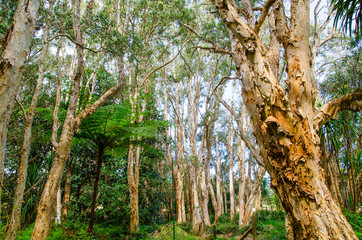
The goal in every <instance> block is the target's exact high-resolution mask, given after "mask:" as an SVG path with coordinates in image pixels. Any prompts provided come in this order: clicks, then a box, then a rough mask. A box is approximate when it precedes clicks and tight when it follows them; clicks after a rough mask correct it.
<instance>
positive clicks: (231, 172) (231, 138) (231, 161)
mask: <svg viewBox="0 0 362 240" xmlns="http://www.w3.org/2000/svg"><path fill="white" fill-rule="evenodd" d="M231 105H232V103H231ZM232 122H233V120H232V114H231V116H230V123H229V129H228V131H229V133H228V139H227V140H228V142H227V150H228V153H229V193H230V221H234V218H235V209H236V207H235V188H234V170H233V167H234V132H235V130H234V128H233V124H232Z"/></svg>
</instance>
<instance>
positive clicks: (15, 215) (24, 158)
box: [6, 0, 55, 239]
mask: <svg viewBox="0 0 362 240" xmlns="http://www.w3.org/2000/svg"><path fill="white" fill-rule="evenodd" d="M54 3H55V1H54V0H51V1H50V6H49V13H48V16H47V17H46V25H45V26H44V36H43V42H44V43H43V50H42V53H41V56H40V59H39V69H38V71H39V73H38V79H37V83H36V87H35V89H34V93H33V98H32V101H31V104H30V106H29V111H28V112H27V113H26V112H24V117H25V126H24V140H23V146H22V149H21V157H20V166H19V176H18V181H17V183H18V184H17V188H16V191H15V198H14V204H13V210H12V213H11V216H10V223H9V227H8V231H7V234H6V239H15V237H16V233H17V231H18V228H19V226H20V219H21V205H22V201H23V195H24V190H25V185H26V176H27V170H28V158H29V152H30V145H31V131H32V124H33V119H34V115H35V108H36V106H37V104H38V100H39V97H40V94H41V89H42V87H43V80H44V67H45V66H44V65H45V61H46V56H47V53H48V49H49V39H48V38H49V25H50V21H51V17H52V11H53V7H54Z"/></svg>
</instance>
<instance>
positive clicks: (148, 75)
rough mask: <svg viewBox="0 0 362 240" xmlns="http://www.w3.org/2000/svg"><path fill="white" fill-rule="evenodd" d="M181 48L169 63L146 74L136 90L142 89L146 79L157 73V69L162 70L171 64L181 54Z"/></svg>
mask: <svg viewBox="0 0 362 240" xmlns="http://www.w3.org/2000/svg"><path fill="white" fill-rule="evenodd" d="M182 49H183V47H181V49H180V51H178V53H177V54H176V56H174V57H173V58H172V59H171V60H170V61H168V62H166V63H165V64H163V65H161V66H158V67H156V68H154V69H153V70H152V71H151V72H149V73H148V74H147V76H146V77H145V78H144V79H143V80H142V82H141V83H140V85H139V86H138V88H139V89H140V88H142V86H143V85H144V84H145V82H146V81H147V79H148V78H149V77H150V76H151V74H152V73H154V72H156V71H158V70H159V69H161V68H163V67H166V66H167V65H168V64H170V63H172V62H173V61H174V60H175V59H176V58H177V56H178V55H179V54H180V53H181V51H182Z"/></svg>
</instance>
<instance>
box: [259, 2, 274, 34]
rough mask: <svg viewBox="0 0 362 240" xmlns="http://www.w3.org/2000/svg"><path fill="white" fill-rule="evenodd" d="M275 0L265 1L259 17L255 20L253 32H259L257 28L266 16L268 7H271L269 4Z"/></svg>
mask: <svg viewBox="0 0 362 240" xmlns="http://www.w3.org/2000/svg"><path fill="white" fill-rule="evenodd" d="M275 1H276V0H268V1H267V2H266V3H265V6H264V8H263V11H262V12H261V16H260V17H259V19H258V20H257V21H256V23H255V27H254V32H255V33H256V34H258V33H259V30H260V28H261V26H262V25H263V23H264V21H265V18H266V16H267V15H268V12H269V9H270V8H271V6H272V5H273V4H274V3H275Z"/></svg>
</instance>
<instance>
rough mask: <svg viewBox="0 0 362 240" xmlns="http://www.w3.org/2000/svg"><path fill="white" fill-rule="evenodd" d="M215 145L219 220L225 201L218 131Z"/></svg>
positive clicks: (217, 124) (217, 121)
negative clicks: (223, 197)
mask: <svg viewBox="0 0 362 240" xmlns="http://www.w3.org/2000/svg"><path fill="white" fill-rule="evenodd" d="M218 127H219V120H218V119H217V120H216V129H218ZM215 134H216V137H215V145H216V150H215V151H216V199H217V213H216V215H215V218H219V217H220V216H221V215H222V214H223V213H224V211H223V210H224V207H223V199H222V186H221V159H220V157H219V134H218V132H217V131H216V133H215Z"/></svg>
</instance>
